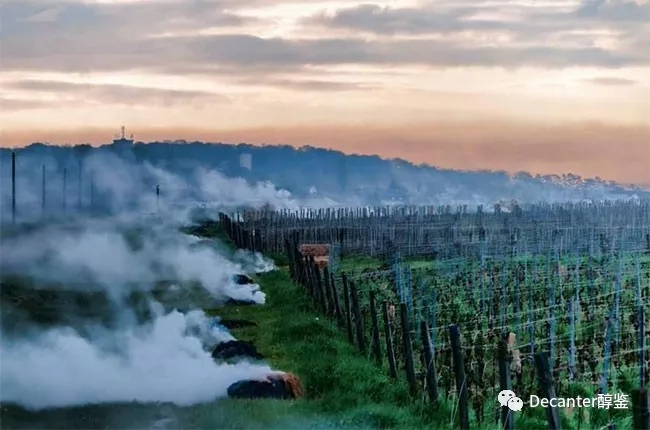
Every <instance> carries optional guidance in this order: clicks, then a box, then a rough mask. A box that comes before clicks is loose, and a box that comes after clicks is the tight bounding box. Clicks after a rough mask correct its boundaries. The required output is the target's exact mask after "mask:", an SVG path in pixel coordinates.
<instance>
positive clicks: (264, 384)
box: [228, 372, 303, 400]
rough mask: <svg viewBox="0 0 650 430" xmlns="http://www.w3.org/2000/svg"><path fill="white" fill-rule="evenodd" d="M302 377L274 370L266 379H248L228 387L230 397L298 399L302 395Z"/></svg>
mask: <svg viewBox="0 0 650 430" xmlns="http://www.w3.org/2000/svg"><path fill="white" fill-rule="evenodd" d="M302 395H303V390H302V383H301V382H300V378H298V376H296V375H295V374H293V373H289V372H274V373H271V374H269V375H268V376H267V378H266V379H264V380H255V379H248V380H242V381H238V382H235V383H234V384H232V385H230V386H229V387H228V397H232V398H240V399H263V398H273V399H283V400H286V399H296V398H299V397H302Z"/></svg>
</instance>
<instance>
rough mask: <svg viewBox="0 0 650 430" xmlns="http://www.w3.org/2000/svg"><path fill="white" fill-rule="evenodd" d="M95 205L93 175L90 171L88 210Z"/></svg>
mask: <svg viewBox="0 0 650 430" xmlns="http://www.w3.org/2000/svg"><path fill="white" fill-rule="evenodd" d="M94 207H95V177H94V176H93V172H90V210H91V211H92V210H93V209H94Z"/></svg>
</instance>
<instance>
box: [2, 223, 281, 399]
mask: <svg viewBox="0 0 650 430" xmlns="http://www.w3.org/2000/svg"><path fill="white" fill-rule="evenodd" d="M0 256H1V259H0V273H1V274H2V311H3V312H2V313H3V318H2V327H1V330H2V331H1V334H0V335H1V339H0V350H1V354H2V357H1V362H2V365H1V366H0V387H1V389H0V402H3V403H5V402H12V403H17V404H20V405H21V406H24V407H28V408H45V407H60V406H69V405H83V404H89V403H101V402H130V401H134V400H135V401H138V402H173V403H176V404H178V405H190V404H195V403H199V402H206V401H212V400H214V399H216V398H219V397H223V396H225V395H226V390H227V388H228V386H229V385H230V384H232V383H234V382H236V381H238V380H241V379H250V378H263V377H264V376H265V375H267V374H268V372H269V371H270V370H271V369H270V368H269V367H268V366H267V365H262V364H255V363H238V364H217V363H216V362H215V361H214V360H213V359H212V357H211V350H212V349H213V348H214V346H216V345H217V344H218V343H220V342H224V341H228V340H232V339H234V338H233V337H232V335H230V333H228V332H227V330H225V329H224V328H223V327H222V326H219V325H218V324H215V321H214V320H213V319H212V318H209V317H207V316H206V315H205V313H204V312H203V311H201V310H199V308H203V307H215V306H218V305H219V304H220V303H223V302H224V301H226V300H227V299H229V298H233V299H238V300H245V301H252V302H255V303H257V304H263V303H264V301H265V296H264V293H263V292H261V291H260V289H259V286H258V285H255V284H253V285H237V284H236V283H235V282H234V281H233V276H234V275H236V274H241V273H247V272H248V273H253V272H264V271H268V270H270V269H271V270H272V268H273V263H272V262H270V261H267V260H265V259H264V258H263V257H262V256H261V255H255V254H249V253H245V252H243V251H240V252H238V253H236V255H235V256H234V258H231V257H230V256H229V254H228V252H227V251H226V250H225V249H224V248H223V247H222V246H220V245H219V244H217V243H216V242H214V241H202V240H198V239H197V238H195V237H192V236H187V235H185V234H182V233H180V232H179V231H178V230H177V229H175V228H172V227H171V226H169V225H167V224H162V225H156V226H148V225H145V224H143V223H137V222H135V220H133V219H130V220H124V219H106V218H102V219H99V220H97V219H94V220H92V219H77V220H75V221H74V222H60V223H58V222H57V223H52V224H49V225H45V226H40V227H38V228H36V229H34V230H32V231H26V232H11V233H10V234H8V235H3V237H2V242H1V243H0ZM180 308H182V309H180ZM179 309H180V311H179ZM217 322H218V320H217Z"/></svg>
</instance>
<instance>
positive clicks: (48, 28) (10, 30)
mask: <svg viewBox="0 0 650 430" xmlns="http://www.w3.org/2000/svg"><path fill="white" fill-rule="evenodd" d="M268 4H273V2H271V1H270V0H269V1H267V2H261V3H260V2H259V1H253V2H249V1H248V0H242V1H239V2H235V1H234V0H212V1H211V0H194V1H187V2H178V1H170V0H167V1H150V2H136V3H110V4H105V3H78V2H71V1H69V0H68V1H58V2H55V3H51V2H50V3H47V2H44V1H43V0H40V1H39V0H20V1H18V0H8V1H7V2H5V4H3V36H2V37H3V68H4V69H5V70H40V71H43V70H57V71H65V72H89V71H97V70H103V71H117V70H146V71H152V72H165V73H177V74H183V73H197V72H206V71H209V70H210V69H211V68H214V67H216V66H224V65H225V66H231V67H236V68H237V69H239V70H243V69H245V68H250V67H253V68H262V69H264V68H268V67H273V68H275V69H281V70H300V69H301V68H303V67H306V66H309V65H338V64H372V65H382V66H385V65H424V66H430V67H471V66H485V67H507V68H512V67H523V66H538V67H547V68H563V67H571V66H576V65H577V66H595V67H608V68H617V67H622V66H634V65H646V64H650V53H649V52H648V51H647V50H638V49H632V47H633V43H637V44H638V43H642V42H640V41H642V40H645V39H644V38H646V39H647V38H650V37H646V36H647V35H648V27H647V25H645V22H644V20H645V19H646V18H647V17H648V16H649V15H648V14H649V13H650V12H649V11H650V5H649V4H642V5H638V4H636V3H629V2H621V1H618V2H607V3H603V4H602V5H595V6H594V5H591V4H589V5H587V6H583V7H581V8H578V7H573V8H569V9H567V8H566V7H560V6H557V5H556V6H548V7H534V6H527V7H525V6H522V5H516V6H513V5H510V4H509V3H507V2H505V1H503V2H494V3H482V2H460V3H457V5H456V6H454V5H453V4H452V5H451V6H450V4H449V3H445V2H442V3H440V5H438V4H437V3H432V4H430V5H428V6H425V7H422V8H414V7H412V8H382V7H380V6H377V5H358V4H357V5H354V3H353V2H350V4H351V5H353V6H354V7H347V8H339V9H338V10H336V11H335V13H334V14H326V13H318V14H316V15H315V16H313V17H311V18H308V19H300V17H298V18H296V20H295V21H296V22H295V25H296V26H297V28H298V29H299V31H302V32H304V33H305V34H307V35H309V37H300V35H298V36H296V35H295V34H282V35H280V36H276V37H261V36H260V35H258V34H257V33H256V32H255V31H254V26H255V25H258V24H260V23H267V24H268V23H269V21H271V23H270V24H269V25H271V26H273V25H275V24H273V20H270V19H267V18H262V17H255V16H253V15H252V14H250V13H248V14H246V15H245V16H244V14H243V13H239V12H238V11H239V10H241V9H242V8H245V7H248V8H251V7H255V6H257V7H260V5H262V6H264V5H268ZM276 4H279V3H276ZM551 4H554V3H551ZM47 5H50V6H49V7H48V6H47ZM53 8H54V9H53ZM327 29H329V33H324V31H326V30H327ZM345 29H347V30H349V31H348V32H345V31H343V32H341V31H339V30H345ZM208 30H210V31H211V32H210V31H208ZM605 30H608V31H617V32H619V33H624V34H620V41H619V42H618V43H619V45H621V44H622V45H623V46H619V47H608V46H602V45H603V44H602V43H600V42H599V37H602V36H599V35H598V34H597V32H598V31H600V32H601V33H602V32H603V31H605ZM202 31H203V33H202V34H201V32H202ZM319 31H320V33H319ZM350 31H352V32H353V33H350ZM314 32H315V33H314ZM354 32H356V33H354ZM368 32H370V33H373V34H376V35H386V36H393V37H390V38H368V37H366V36H365V35H364V34H363V33H368ZM581 32H582V33H581ZM585 32H586V34H585ZM594 32H596V33H594ZM458 33H462V34H465V35H466V37H465V38H459V37H456V38H453V37H452V38H449V37H446V38H445V37H442V38H441V37H440V34H443V35H447V36H449V35H453V34H458ZM468 34H469V35H468ZM486 34H494V35H495V36H494V37H487V36H485V35H486ZM404 35H420V36H422V37H419V38H416V39H415V40H414V39H413V38H405V37H397V36H404ZM435 35H437V36H435ZM571 35H572V36H571ZM632 35H636V36H634V37H636V38H637V39H632V37H633V36H632ZM162 36H164V37H162ZM434 36H435V37H434ZM497 36H498V37H497ZM486 37H487V39H486ZM610 37H614V36H610ZM617 37H619V36H617ZM626 37H627V39H626ZM616 40H619V39H616ZM623 41H625V43H623Z"/></svg>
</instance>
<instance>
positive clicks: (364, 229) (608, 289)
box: [222, 202, 650, 429]
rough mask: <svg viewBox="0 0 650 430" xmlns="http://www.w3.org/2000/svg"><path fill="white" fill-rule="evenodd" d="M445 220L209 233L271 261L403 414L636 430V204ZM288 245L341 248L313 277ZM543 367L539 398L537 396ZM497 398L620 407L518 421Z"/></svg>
mask: <svg viewBox="0 0 650 430" xmlns="http://www.w3.org/2000/svg"><path fill="white" fill-rule="evenodd" d="M448 209H449V208H446V209H443V210H441V211H438V212H437V213H436V212H435V210H433V209H432V208H411V209H409V210H408V211H406V210H404V209H401V211H402V212H400V213H389V212H388V211H383V212H382V210H375V211H373V212H371V211H357V212H345V211H343V212H341V211H339V212H333V211H332V212H330V211H320V212H314V213H307V214H305V213H302V214H292V213H288V212H257V213H247V214H244V216H243V217H241V216H240V218H243V221H242V222H238V223H234V222H232V221H230V219H229V218H226V217H225V216H224V217H223V218H222V221H224V223H225V224H226V225H227V226H228V231H229V233H230V235H231V237H233V239H235V240H236V241H238V242H239V243H240V245H243V246H245V244H246V243H250V244H253V243H255V247H257V248H260V247H261V248H262V249H261V250H263V251H267V252H275V253H277V252H280V251H281V250H282V249H283V250H284V253H285V258H287V259H288V260H289V262H290V265H291V273H292V275H293V277H294V279H295V280H296V281H297V282H298V283H300V284H302V285H304V286H305V288H306V289H307V291H308V292H310V293H311V294H312V296H313V297H314V303H315V306H316V307H319V308H321V310H322V311H323V312H325V313H326V314H327V315H330V316H331V317H332V319H334V320H335V321H337V322H338V323H339V326H340V329H341V330H342V331H343V332H347V335H348V339H349V341H350V343H352V344H354V345H356V346H357V348H358V349H359V350H360V353H361V354H363V355H365V356H367V358H368V359H370V360H375V361H376V364H377V365H378V366H380V367H381V371H382V372H384V374H389V375H390V374H393V376H394V377H395V378H396V379H397V380H404V379H405V380H406V381H407V383H408V384H409V386H411V391H412V395H413V401H414V402H421V401H422V399H423V398H424V396H427V397H428V401H429V402H430V403H432V405H431V408H435V407H441V406H442V405H444V406H445V407H447V408H448V409H449V410H452V411H454V415H453V419H454V420H456V421H457V422H459V423H460V425H461V427H466V426H467V425H469V426H470V427H472V428H478V427H481V428H495V427H500V426H503V425H506V426H512V425H514V426H515V427H517V428H520V427H521V428H523V427H526V428H541V429H543V428H549V427H551V428H554V427H555V428H559V426H561V427H562V428H604V427H611V426H616V428H645V427H643V426H646V425H647V419H648V418H647V386H648V380H649V379H650V374H649V369H650V365H649V364H650V363H648V359H649V357H648V352H647V348H648V346H647V345H648V343H647V342H648V341H647V339H648V338H649V337H650V327H649V326H648V312H650V309H649V308H648V305H649V304H650V243H648V234H649V232H650V228H649V225H650V222H649V221H650V220H649V216H650V215H649V210H648V203H647V202H645V203H632V204H630V203H617V204H608V205H592V206H589V205H564V206H540V207H530V208H526V209H521V208H516V207H515V208H513V209H511V210H510V211H509V212H503V211H497V213H475V214H471V213H469V212H466V211H464V210H463V209H461V210H460V211H458V212H453V211H449V210H448ZM247 235H250V236H254V237H256V238H258V240H257V241H255V240H252V239H251V238H248V239H247V238H246V237H247ZM260 237H261V238H263V239H262V240H261V241H260V240H259V238H260ZM300 243H310V244H311V243H323V244H330V245H331V246H335V247H338V248H339V249H341V257H340V261H337V262H336V264H335V265H333V267H335V268H336V269H335V270H333V271H332V273H329V270H327V271H323V272H321V270H320V269H318V268H316V267H314V266H313V264H310V262H309V261H308V260H307V261H306V260H305V259H304V258H303V257H302V256H301V255H300V254H299V253H298V252H297V249H298V247H299V245H300ZM391 305H392V306H391ZM384 307H385V308H386V310H387V311H389V312H385V311H384V309H383V308H384ZM391 308H392V309H396V315H395V317H394V318H393V317H392V316H391ZM400 310H403V312H404V315H400ZM386 317H388V320H389V321H388V322H389V323H390V324H385V323H386V322H387V321H386ZM456 329H457V330H458V332H459V334H460V337H459V341H460V348H457V349H456V351H460V353H459V354H458V355H457V356H456V358H454V348H453V347H452V346H453V344H454V342H452V339H451V336H452V333H454V330H456ZM391 344H392V345H391ZM426 344H430V345H431V347H430V348H427V347H423V345H426ZM391 346H392V354H391V352H390V351H389V350H390V349H391ZM428 351H431V354H430V355H426V354H428ZM540 353H541V354H540ZM392 356H394V358H395V363H396V364H395V366H394V369H391V367H392V366H391V365H390V362H391V357H392ZM425 356H428V357H429V358H428V359H424V357H425ZM458 356H462V359H463V366H461V368H459V366H458V365H457V364H458V362H459V357H458ZM544 359H545V360H544ZM545 362H548V369H546V370H547V372H548V374H547V375H545V376H546V377H547V379H549V380H551V381H552V386H550V387H549V386H543V385H542V384H540V376H544V373H542V372H544V371H545V366H544V365H545ZM411 363H412V364H411ZM426 363H434V365H433V366H430V367H429V369H435V371H433V370H430V371H429V372H427V366H426V365H425V364H426ZM461 370H462V371H463V372H464V374H462V373H461ZM459 377H460V378H461V379H460V380H459V379H458V378H459ZM541 379H542V380H544V379H545V378H541ZM459 383H460V385H458V384H459ZM459 387H460V389H459ZM643 387H645V390H644V389H643ZM504 388H509V389H512V390H513V391H514V392H515V393H517V395H518V396H519V397H521V398H522V399H524V400H526V399H528V397H529V395H530V394H535V395H538V396H540V397H549V396H548V395H544V390H548V389H552V390H553V391H554V396H555V397H576V396H581V397H589V398H594V397H597V395H598V393H603V394H607V395H619V394H624V395H626V396H627V405H628V408H627V409H617V408H614V407H610V408H593V409H575V408H559V409H552V412H553V413H552V414H550V415H549V416H547V415H546V414H545V411H544V409H542V408H536V409H532V408H529V407H525V408H524V409H523V411H522V412H517V413H512V414H510V415H508V414H507V413H506V414H504V410H505V411H506V412H507V409H506V408H500V407H499V405H498V403H497V402H496V398H497V394H498V392H499V391H500V390H501V389H504ZM643 396H645V397H643ZM639 398H640V400H639ZM633 400H634V402H636V404H637V406H636V408H633ZM643 402H645V403H643ZM644 404H645V405H646V406H645V408H646V409H645V412H644V406H643V405H644ZM644 413H645V415H644ZM502 414H503V415H502Z"/></svg>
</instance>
